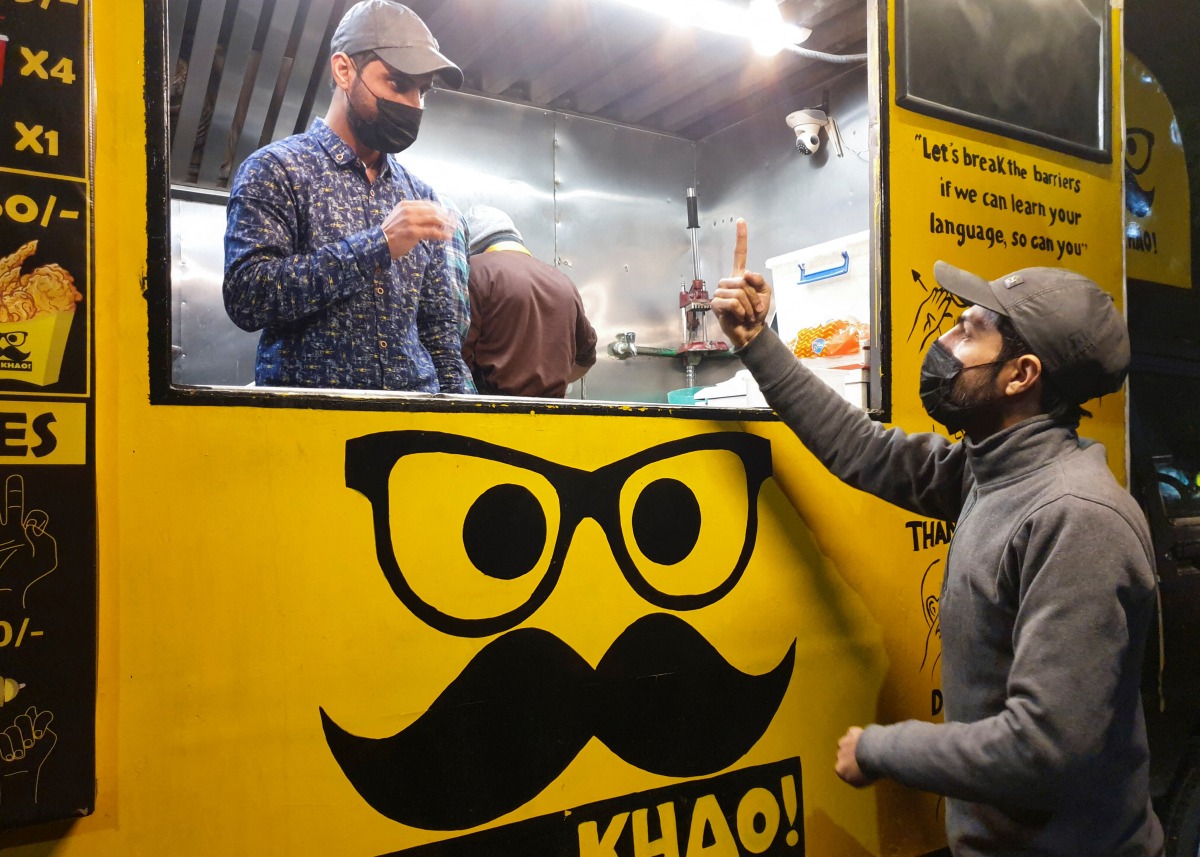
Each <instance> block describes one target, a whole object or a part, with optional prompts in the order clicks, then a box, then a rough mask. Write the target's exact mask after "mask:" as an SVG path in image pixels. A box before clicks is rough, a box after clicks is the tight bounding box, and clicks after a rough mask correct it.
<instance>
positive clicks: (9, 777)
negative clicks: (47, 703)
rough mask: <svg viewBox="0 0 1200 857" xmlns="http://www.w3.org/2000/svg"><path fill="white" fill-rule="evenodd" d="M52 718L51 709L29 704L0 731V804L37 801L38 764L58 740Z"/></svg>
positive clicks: (39, 766) (39, 767)
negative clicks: (38, 707)
mask: <svg viewBox="0 0 1200 857" xmlns="http://www.w3.org/2000/svg"><path fill="white" fill-rule="evenodd" d="M52 720H54V713H53V712H51V711H45V710H42V711H38V709H37V708H36V707H34V706H32V705H31V706H29V708H27V709H25V713H23V714H18V715H17V716H16V717H15V718H14V719H13V722H12V723H11V724H9V725H8V726H7V727H6V728H5V729H4V731H3V732H0V804H5V803H11V802H12V801H14V800H28V801H29V802H32V803H37V801H38V784H39V780H40V779H41V776H42V765H44V764H45V762H46V759H47V758H48V757H49V756H50V753H51V752H52V751H53V750H54V745H55V744H57V743H58V735H56V734H55V732H54V730H52V729H51V728H50V722H51V721H52Z"/></svg>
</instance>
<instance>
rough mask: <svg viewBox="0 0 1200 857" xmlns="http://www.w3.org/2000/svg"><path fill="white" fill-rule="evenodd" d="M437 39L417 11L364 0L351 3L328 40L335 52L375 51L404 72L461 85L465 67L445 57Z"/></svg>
mask: <svg viewBox="0 0 1200 857" xmlns="http://www.w3.org/2000/svg"><path fill="white" fill-rule="evenodd" d="M438 47H439V46H438V43H437V39H435V38H434V37H433V33H431V32H429V28H428V27H426V26H425V22H424V21H422V20H421V19H420V18H418V17H417V13H416V12H414V11H413V10H412V9H409V8H408V7H407V6H402V5H400V4H399V3H396V2H394V0H362V2H361V3H356V4H355V5H353V6H351V7H350V9H349V11H347V12H346V14H345V15H343V16H342V20H341V23H339V24H338V26H337V30H335V31H334V33H333V38H332V39H330V41H329V48H330V51H331V52H332V53H335V54H336V53H343V54H351V55H353V54H357V53H361V52H362V51H374V52H375V54H376V56H378V57H379V58H380V59H381V60H383V61H384V62H385V63H387V64H388V65H390V66H391V67H392V68H394V69H397V70H399V71H402V72H404V73H405V74H429V73H430V72H432V73H434V74H436V75H437V76H438V77H439V78H441V80H442V82H443V83H445V84H446V86H448V87H450V88H451V89H461V88H462V85H463V73H462V69H460V68H459V67H458V66H456V65H455V64H454V63H452V62H450V60H448V59H446V57H445V56H443V55H442V53H441V51H440V50H439V49H438Z"/></svg>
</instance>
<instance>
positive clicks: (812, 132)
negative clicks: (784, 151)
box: [786, 110, 829, 155]
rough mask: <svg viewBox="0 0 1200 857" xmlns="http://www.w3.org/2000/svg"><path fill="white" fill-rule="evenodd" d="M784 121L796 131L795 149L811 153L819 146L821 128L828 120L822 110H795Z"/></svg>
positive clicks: (803, 152) (806, 153)
mask: <svg viewBox="0 0 1200 857" xmlns="http://www.w3.org/2000/svg"><path fill="white" fill-rule="evenodd" d="M786 121H787V123H788V127H789V128H791V129H792V130H793V131H795V132H796V151H798V152H801V153H802V154H805V155H812V154H814V153H816V151H817V149H819V148H821V129H822V128H824V127H825V125H826V124H827V123H828V122H829V119H828V117H827V116H826V115H825V111H824V110H797V111H796V112H795V113H789V114H788V115H787V119H786Z"/></svg>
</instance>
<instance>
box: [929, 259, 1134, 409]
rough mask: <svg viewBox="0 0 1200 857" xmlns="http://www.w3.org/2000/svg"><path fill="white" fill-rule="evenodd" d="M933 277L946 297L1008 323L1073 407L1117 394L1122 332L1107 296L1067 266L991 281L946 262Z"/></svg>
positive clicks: (1125, 352) (1125, 349)
mask: <svg viewBox="0 0 1200 857" xmlns="http://www.w3.org/2000/svg"><path fill="white" fill-rule="evenodd" d="M933 275H934V277H935V278H936V279H937V281H938V284H939V285H940V286H941V287H942V288H944V289H945V290H946V291H948V292H951V293H952V294H955V295H958V296H959V297H960V298H962V299H963V300H966V301H968V302H970V303H973V304H978V305H979V306H982V307H987V308H988V309H990V310H992V311H994V312H998V313H1000V314H1001V315H1004V316H1008V317H1009V318H1010V319H1012V323H1013V327H1015V328H1016V329H1017V333H1019V334H1020V335H1021V338H1022V339H1024V340H1025V342H1026V343H1027V344H1028V345H1029V348H1030V350H1031V351H1032V352H1033V353H1034V354H1035V355H1037V357H1038V358H1039V359H1040V360H1041V361H1042V366H1043V368H1044V371H1045V373H1046V378H1047V379H1048V380H1049V382H1050V383H1051V384H1052V385H1053V386H1054V389H1055V390H1057V391H1058V392H1059V393H1061V394H1062V395H1063V396H1065V397H1066V398H1068V399H1070V400H1071V401H1072V402H1073V403H1075V404H1078V405H1081V404H1083V403H1084V402H1086V401H1088V400H1089V399H1094V398H1096V397H1097V396H1103V395H1105V394H1107V393H1113V392H1116V391H1117V390H1119V389H1120V388H1121V385H1122V384H1123V383H1124V382H1125V375H1126V374H1127V373H1128V371H1129V331H1128V330H1127V328H1126V327H1125V320H1124V319H1123V318H1121V314H1120V313H1118V312H1117V308H1116V305H1115V304H1114V303H1113V299H1112V296H1111V295H1109V294H1108V293H1107V292H1105V291H1104V290H1103V289H1101V288H1100V287H1099V286H1098V285H1096V284H1095V283H1094V282H1092V281H1091V280H1089V279H1088V278H1087V277H1085V276H1083V275H1082V274H1078V273H1076V272H1074V271H1069V270H1067V269H1066V268H1022V269H1021V270H1020V271H1013V272H1012V273H1011V274H1006V275H1005V276H1003V277H1001V278H1000V279H998V280H992V281H991V282H988V281H987V280H985V279H984V278H983V277H980V276H978V275H976V274H972V273H971V272H970V271H964V270H962V269H961V268H955V267H954V266H953V265H949V264H947V263H945V262H938V263H937V264H936V265H934V266H933Z"/></svg>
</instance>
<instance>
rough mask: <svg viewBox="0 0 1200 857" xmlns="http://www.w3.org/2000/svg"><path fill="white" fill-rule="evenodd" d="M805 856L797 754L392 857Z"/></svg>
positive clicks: (410, 850) (394, 853)
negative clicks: (700, 854)
mask: <svg viewBox="0 0 1200 857" xmlns="http://www.w3.org/2000/svg"><path fill="white" fill-rule="evenodd" d="M708 849H712V850H713V853H720V854H738V855H742V857H750V855H755V854H767V855H772V854H775V855H790V857H804V853H805V849H804V807H803V803H802V787H801V766H800V760H799V759H785V760H784V761H781V762H775V763H774V764H769V765H759V766H757V767H753V768H744V769H742V770H739V771H731V772H729V773H727V774H721V775H720V776H717V777H711V778H709V779H704V780H690V781H688V782H684V783H678V784H676V785H671V786H666V787H664V788H661V789H654V790H652V791H647V792H639V793H637V794H631V795H623V796H621V797H616V798H611V799H609V800H604V801H599V802H597V803H593V804H588V805H587V806H581V807H576V808H574V809H571V810H568V811H566V812H561V813H555V814H553V815H543V816H540V817H538V818H531V819H529V820H527V821H521V822H518V823H516V824H510V825H507V826H504V827H497V828H494V829H492V830H485V831H483V832H481V833H475V834H471V835H468V836H460V837H458V838H456V839H448V840H445V841H443V842H437V843H434V844H432V845H426V846H421V847H418V848H410V849H408V850H406V851H396V852H393V853H392V854H389V855H386V857H434V855H436V857H634V855H637V854H698V853H700V852H702V851H705V852H707V850H708Z"/></svg>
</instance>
